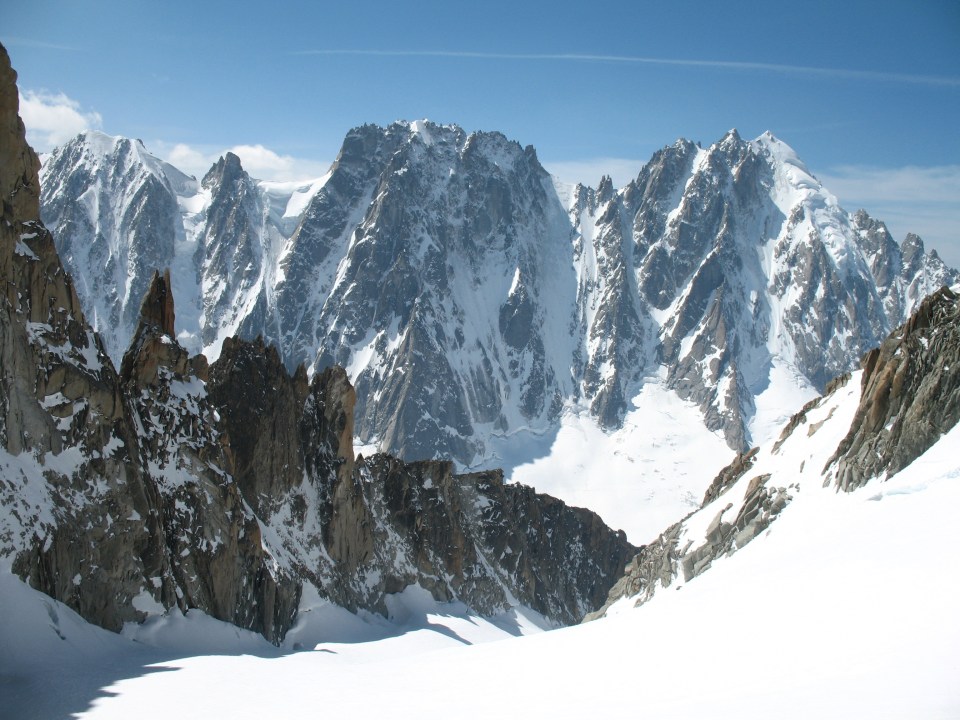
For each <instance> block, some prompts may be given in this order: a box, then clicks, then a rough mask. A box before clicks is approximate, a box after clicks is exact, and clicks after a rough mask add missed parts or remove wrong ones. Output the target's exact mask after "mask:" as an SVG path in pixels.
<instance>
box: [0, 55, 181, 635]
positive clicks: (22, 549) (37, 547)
mask: <svg viewBox="0 0 960 720" xmlns="http://www.w3.org/2000/svg"><path fill="white" fill-rule="evenodd" d="M15 83H16V73H15V72H14V71H13V70H12V69H11V67H10V61H9V57H8V56H7V54H6V51H5V50H4V49H3V48H2V47H0V197H2V212H3V214H2V217H0V283H2V292H0V368H2V377H0V448H2V451H0V458H2V464H3V466H4V467H3V472H2V473H0V505H2V506H3V509H4V512H3V513H2V514H0V556H4V557H9V558H10V559H11V560H12V566H13V569H14V571H15V572H16V573H18V574H19V575H20V576H21V577H24V578H26V579H28V580H29V582H30V583H31V584H32V585H33V586H34V587H36V588H38V589H40V590H42V591H43V592H46V593H47V594H49V595H51V596H52V597H55V598H57V599H59V600H62V601H63V602H65V603H66V604H68V605H69V606H70V607H72V608H74V609H75V610H77V611H78V612H79V613H81V614H82V615H83V616H84V617H86V618H88V619H89V620H91V621H92V622H95V623H97V624H99V625H102V626H104V627H108V628H111V629H114V630H119V629H120V626H121V624H122V623H123V622H125V621H133V620H137V619H140V618H142V617H143V614H142V612H140V610H139V609H138V608H137V607H136V605H137V602H136V601H135V599H136V598H138V597H143V591H144V588H145V587H150V588H152V585H151V583H150V581H149V578H155V577H156V578H159V577H162V576H164V575H165V574H166V572H167V567H168V562H167V556H166V553H165V550H164V542H163V538H164V535H163V529H162V526H161V523H160V518H159V516H158V514H157V512H156V509H157V507H158V495H157V491H156V487H155V486H154V485H153V483H152V482H151V480H150V478H149V477H148V476H147V474H146V473H145V472H144V470H143V467H142V465H140V463H139V452H138V449H137V448H138V444H137V439H136V432H135V427H134V425H133V423H132V422H131V420H130V417H129V415H128V414H127V412H126V408H125V405H124V401H123V397H122V393H121V390H120V383H119V378H118V377H117V375H116V372H115V370H114V369H113V366H112V364H111V363H110V360H109V359H108V358H107V356H106V354H105V353H104V350H103V346H102V344H101V342H100V339H99V337H98V336H97V335H96V334H95V333H93V332H92V331H91V329H90V327H89V325H88V324H87V323H86V320H85V319H84V316H83V313H82V311H81V310H80V303H79V301H78V299H77V295H76V292H75V290H74V287H73V283H72V281H71V279H70V276H69V275H67V273H66V272H64V270H63V267H62V265H61V264H60V259H59V257H58V255H57V252H56V249H55V248H54V243H53V239H52V237H51V236H50V233H49V232H47V230H46V228H45V227H44V226H43V224H42V223H40V222H39V181H38V177H37V168H38V167H39V163H38V161H37V157H36V155H35V154H34V153H33V151H32V150H31V149H30V148H29V146H28V145H27V144H26V141H25V137H24V128H23V123H22V122H21V121H20V118H19V117H18V115H17V112H18V104H17V103H18V100H17V97H18V96H17V88H16V84H15ZM147 597H151V596H150V595H149V594H148V595H147Z"/></svg>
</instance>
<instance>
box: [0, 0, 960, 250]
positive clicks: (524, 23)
mask: <svg viewBox="0 0 960 720" xmlns="http://www.w3.org/2000/svg"><path fill="white" fill-rule="evenodd" d="M0 2H2V3H3V5H4V9H3V12H2V15H3V22H2V24H0V40H2V42H3V43H4V44H5V45H6V46H7V49H8V51H9V53H10V55H11V58H12V60H13V63H14V67H15V68H16V69H17V71H18V73H19V75H20V87H21V92H22V93H23V96H24V103H23V111H24V112H23V114H24V117H25V120H27V124H28V130H29V131H30V138H31V141H32V142H34V143H35V144H36V145H38V146H40V147H41V149H48V148H47V147H45V146H49V145H50V144H51V143H54V142H59V141H62V139H63V138H65V137H69V135H70V134H72V133H73V132H75V131H76V130H78V129H82V127H84V126H87V127H96V128H99V129H102V130H103V131H104V132H107V133H110V134H121V135H126V136H130V137H138V138H141V139H143V140H144V142H145V143H146V144H147V147H148V148H150V149H151V150H153V151H154V152H155V153H157V154H159V155H161V156H166V157H168V158H170V159H171V160H172V161H174V162H175V164H179V165H181V166H184V169H187V170H189V171H191V172H195V173H202V172H203V170H204V169H205V167H204V166H205V165H208V163H209V162H210V161H211V159H215V158H216V157H217V156H218V155H219V154H220V153H221V152H223V151H224V150H225V149H227V148H235V149H236V148H239V149H241V150H242V151H243V152H241V153H239V154H240V155H241V157H242V158H243V159H244V162H245V165H246V166H247V168H248V170H250V171H251V173H252V174H254V175H255V176H260V177H275V178H279V177H282V176H290V177H292V176H306V175H315V174H320V173H322V172H323V171H324V170H325V169H326V166H327V165H328V164H329V162H330V161H331V160H332V159H333V158H334V157H335V156H336V153H337V151H338V149H339V146H340V142H341V141H342V139H343V136H344V134H345V133H346V132H347V131H348V130H349V129H350V128H351V127H353V126H356V125H359V124H362V123H365V122H373V123H378V124H387V123H389V122H392V121H393V120H397V119H411V120H412V119H417V118H423V117H427V118H430V119H431V120H435V121H437V122H443V123H457V124H459V125H462V126H463V127H464V128H466V129H467V130H500V131H502V132H504V133H505V134H506V135H507V136H508V137H510V138H512V139H515V140H517V141H518V142H520V143H521V144H523V145H527V144H532V145H533V146H534V147H536V148H537V152H538V154H539V157H540V159H541V161H542V162H543V163H544V165H546V166H547V168H548V169H550V170H551V171H552V172H555V173H557V174H559V175H560V176H561V177H563V178H564V179H568V180H580V181H583V182H586V183H588V184H593V185H595V184H596V182H597V180H598V179H599V176H600V174H601V173H602V172H609V173H610V174H612V175H613V176H614V179H615V180H616V181H617V182H618V184H622V183H623V182H625V181H626V180H627V179H629V178H630V177H632V176H634V175H635V174H636V172H637V171H638V170H639V169H640V167H641V165H642V164H643V163H644V162H645V161H646V160H647V159H649V157H650V155H651V154H652V153H653V152H654V151H655V150H656V149H658V148H660V147H662V146H664V145H667V144H670V143H672V142H673V141H674V140H675V139H676V138H678V137H687V138H690V139H692V140H698V141H701V142H703V143H705V144H709V143H711V142H714V141H716V140H718V139H719V138H720V137H721V136H722V135H723V134H724V133H725V132H726V131H727V130H728V129H729V128H731V127H736V128H737V129H738V130H739V131H740V133H741V134H742V135H743V136H745V137H755V136H757V135H759V134H760V133H761V132H763V131H764V130H770V131H772V132H773V133H774V134H775V135H777V136H778V137H780V138H782V139H783V140H785V141H786V142H787V143H789V144H790V145H792V146H793V147H794V149H795V150H796V151H797V152H798V154H799V155H800V157H801V158H803V159H804V161H805V162H806V163H807V165H808V166H809V167H810V168H811V170H812V171H813V172H814V173H815V174H816V175H817V176H818V177H820V178H821V180H823V181H824V184H826V185H827V187H828V188H830V189H831V190H832V191H833V192H834V193H835V194H836V195H837V196H838V197H839V198H840V201H841V204H843V205H844V206H845V207H848V208H851V209H852V208H855V207H860V206H862V207H865V208H866V209H867V210H868V211H870V212H871V213H872V214H874V215H875V216H877V217H879V218H880V219H882V220H885V221H886V222H887V223H888V225H889V226H890V227H891V229H892V231H893V232H894V236H895V237H896V238H897V239H898V240H901V239H902V237H903V235H904V234H905V233H906V232H907V231H911V230H912V231H916V232H919V233H920V234H921V235H922V236H923V237H924V239H925V240H926V242H927V244H928V246H933V247H936V248H938V249H939V250H940V251H941V254H942V255H943V256H944V257H945V258H946V259H947V260H948V261H950V262H951V263H952V264H954V265H960V137H958V132H957V128H958V120H957V119H958V118H960V3H958V2H956V1H955V0H949V1H945V2H936V1H932V0H931V1H929V2H921V1H916V0H914V1H913V2H889V1H886V2H885V1H884V0H872V2H859V1H852V0H851V1H845V2H839V1H831V2H799V1H794V2H789V3H776V2H770V1H768V2H725V3H719V2H683V1H682V0H675V1H673V2H669V3H665V2H640V1H637V0H635V1H633V2H594V3H586V2H578V3H572V2H564V1H554V2H549V3H548V2H521V0H514V1H513V2H500V1H499V0H494V1H491V2H483V3H477V2H471V3H465V2H456V1H454V0H448V1H447V2H432V1H426V2H417V3H401V2H396V1H394V2H378V1H373V0H368V1H367V2H364V3H344V2H339V3H333V2H321V1H316V2H279V1H276V2H273V3H270V2H261V3H256V4H254V3H246V2H230V3H227V2H193V3H186V2H180V1H179V0H173V1H168V2H165V3H156V2H137V1H135V0H134V1H132V2H131V1H125V2H108V1H104V2H100V1H96V0H89V1H80V0H71V1H69V2H50V1H47V0H32V1H31V2H26V0H0Z"/></svg>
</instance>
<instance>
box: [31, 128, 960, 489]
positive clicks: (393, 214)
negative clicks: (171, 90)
mask: <svg viewBox="0 0 960 720" xmlns="http://www.w3.org/2000/svg"><path fill="white" fill-rule="evenodd" d="M41 179H42V188H43V190H42V195H41V214H42V217H43V219H44V222H45V223H46V225H47V226H48V227H49V228H50V229H51V231H52V234H53V236H54V238H55V239H56V242H57V248H58V251H59V252H60V255H61V257H62V258H63V262H64V266H65V268H66V269H67V270H68V271H69V272H70V273H71V274H72V275H73V277H74V278H75V279H76V282H77V284H78V295H79V297H80V298H81V302H82V303H83V306H84V310H85V312H86V315H87V316H88V317H89V318H91V324H92V325H93V327H94V328H95V329H96V330H97V331H98V332H100V333H101V336H102V337H103V339H104V343H105V346H106V349H107V352H108V354H110V355H111V357H113V358H114V360H115V361H117V360H119V358H120V355H121V354H122V352H123V351H124V350H125V349H126V347H127V346H128V344H129V341H130V339H131V338H132V336H133V332H134V330H135V327H136V322H137V315H138V308H139V302H140V298H141V297H142V296H143V294H144V292H145V290H146V288H147V286H148V283H149V279H150V277H151V275H152V273H153V271H154V270H155V269H162V268H170V269H171V270H172V273H171V276H172V279H173V292H174V295H175V297H176V305H177V308H178V318H179V321H178V330H179V335H178V339H179V342H181V343H182V344H183V345H184V347H186V348H188V349H189V350H190V351H191V352H195V353H196V352H203V353H204V354H205V355H206V356H207V357H208V358H209V359H210V360H215V359H216V358H217V357H218V356H219V355H220V353H221V349H222V346H223V343H224V340H225V339H226V338H228V337H231V336H233V335H239V336H240V337H243V338H247V339H251V340H252V339H255V338H257V337H261V338H263V340H264V342H266V343H268V344H272V345H274V346H275V347H276V348H277V351H278V352H279V354H280V357H281V360H282V362H283V364H284V365H285V366H286V367H287V369H288V370H289V371H290V372H293V371H294V370H295V369H296V368H297V367H298V366H299V365H301V364H303V365H304V366H305V368H306V370H307V374H308V376H312V375H313V374H314V373H318V372H320V371H322V370H323V369H325V368H327V367H330V366H331V365H334V364H337V365H340V366H342V367H344V368H346V370H347V375H348V377H349V379H350V381H351V383H352V384H353V385H354V386H355V387H356V389H357V406H356V429H357V435H358V439H359V440H360V441H361V442H363V443H366V444H373V445H375V446H377V447H378V448H379V449H382V450H383V451H385V452H390V453H392V454H395V455H397V456H399V457H402V458H404V459H408V460H419V459H427V458H452V459H453V460H454V461H456V462H457V463H458V466H459V467H461V468H471V467H493V466H496V465H498V464H501V465H502V464H503V457H504V456H505V455H508V454H510V452H511V451H515V450H516V448H520V447H523V446H524V445H525V444H526V443H529V441H530V439H531V438H532V437H538V436H544V435H549V434H550V433H556V431H557V428H558V427H559V425H560V422H561V418H562V416H563V415H564V413H569V412H579V413H583V414H586V415H587V416H588V417H589V418H592V421H593V422H594V423H595V424H596V425H597V426H599V427H600V428H602V429H604V430H605V431H607V432H609V431H613V430H616V429H618V428H620V427H621V426H622V423H623V421H624V418H625V416H626V415H627V414H628V413H629V411H630V410H631V409H632V408H634V407H635V406H636V403H635V399H636V398H637V396H638V394H639V393H640V392H641V391H642V389H643V388H644V386H645V385H650V384H656V385H658V386H662V387H663V388H665V389H668V390H669V391H670V392H672V393H675V394H676V395H678V396H679V397H680V398H681V399H683V400H686V401H688V402H691V403H693V404H695V405H696V406H697V407H698V408H699V411H700V413H701V415H702V417H703V424H704V426H705V427H706V428H707V430H708V431H711V432H715V433H720V434H722V437H723V438H724V440H725V442H726V443H727V445H728V446H729V447H730V448H731V450H732V451H744V450H746V449H748V448H749V447H751V446H753V445H754V444H757V443H759V442H761V441H763V440H765V439H767V437H769V435H770V434H771V433H772V432H774V431H775V428H776V427H777V425H778V423H780V422H782V421H784V420H786V419H787V418H788V417H789V414H790V412H792V410H793V408H792V407H783V406H782V395H783V392H784V391H783V388H784V387H789V388H790V389H791V392H792V393H793V394H794V395H795V396H797V397H799V398H802V399H803V400H807V399H810V398H811V397H813V396H815V395H816V394H817V393H819V392H822V390H823V389H824V387H825V385H826V383H827V382H828V381H829V380H830V379H831V378H833V377H834V376H836V375H838V374H840V373H844V372H847V371H849V370H851V369H853V368H854V367H856V365H857V364H858V362H859V360H860V358H861V357H862V356H863V355H864V354H865V353H866V352H867V351H868V350H869V349H870V348H872V347H874V346H876V345H877V344H879V342H880V341H881V340H882V339H883V338H884V337H886V336H887V334H888V333H889V332H890V331H891V330H892V329H893V328H895V327H896V326H897V325H899V324H900V323H902V322H903V321H904V320H905V319H906V318H907V317H908V316H909V315H910V313H911V312H912V311H913V310H914V309H915V308H916V306H917V304H918V303H919V302H920V300H921V299H922V298H923V297H924V296H926V295H927V294H929V293H930V292H932V291H933V290H935V289H936V288H938V287H940V286H941V285H944V284H946V285H950V284H952V283H954V282H956V281H957V279H958V277H960V275H958V273H957V272H956V270H953V269H951V268H948V267H946V266H945V265H944V263H943V262H942V261H941V260H940V258H939V257H938V256H937V255H936V253H935V252H927V251H926V249H925V248H924V246H923V243H922V241H921V240H920V238H918V237H917V236H915V235H908V236H907V237H906V238H905V239H904V241H903V242H902V243H901V244H898V243H897V242H896V241H894V239H893V238H892V237H891V236H890V234H889V232H888V231H887V230H886V228H885V226H884V225H883V223H882V222H880V221H877V220H875V219H873V218H871V217H870V216H869V215H867V214H866V213H865V212H863V211H859V212H856V213H853V214H850V213H848V212H846V211H845V210H844V209H842V208H841V206H840V205H839V203H838V201H837V199H836V198H835V197H834V196H833V195H831V194H830V193H829V191H828V190H827V189H825V188H824V187H823V186H822V185H821V183H820V182H819V181H818V180H817V179H816V178H815V177H814V176H813V174H812V173H811V172H810V171H809V170H808V169H807V168H806V166H805V165H804V164H803V163H802V162H801V161H800V159H799V158H798V157H797V156H796V154H795V153H794V152H793V151H792V150H791V149H790V147H788V146H787V145H786V144H785V143H783V142H782V141H780V140H778V139H777V138H775V137H773V136H772V135H771V134H769V133H765V134H764V135H762V136H760V137H759V138H757V139H755V140H744V139H742V138H741V137H740V136H739V135H738V134H737V132H736V131H733V130H732V131H730V132H729V133H727V134H726V135H725V136H724V137H723V138H721V139H720V140H719V141H718V142H716V143H714V144H713V145H711V146H710V147H708V148H703V147H700V146H699V145H698V144H695V143H693V142H690V141H687V140H679V141H677V142H676V143H675V144H674V145H671V146H669V147H665V148H663V149H662V150H660V151H658V152H657V153H656V154H655V155H654V156H653V157H652V158H651V160H650V161H649V162H648V163H647V164H646V165H645V166H644V167H643V168H642V170H641V171H640V173H639V175H638V177H637V178H636V179H635V180H633V181H632V182H630V183H628V184H627V185H626V186H625V187H623V188H621V189H615V188H614V187H613V186H612V183H611V182H610V180H609V178H603V179H602V180H601V181H600V183H599V185H598V187H597V188H596V189H593V188H588V187H583V186H576V187H570V186H564V185H562V184H560V183H558V182H556V181H555V180H554V179H553V178H551V176H550V175H549V174H548V173H547V172H546V171H545V170H544V168H543V167H542V166H541V165H540V163H539V161H538V159H537V155H536V152H535V151H534V149H533V148H532V147H529V146H528V147H526V148H524V147H521V146H520V145H519V144H518V143H516V142H513V141H511V140H508V139H507V138H505V137H504V136H503V135H501V134H499V133H496V132H473V133H468V132H466V131H464V130H463V129H461V128H459V127H456V126H449V125H437V124H434V123H431V122H428V121H417V122H412V123H395V124H393V125H390V126H389V127H386V128H383V127H378V126H373V125H366V126H363V127H358V128H356V129H354V130H351V131H350V132H349V133H348V134H347V136H346V138H345V139H344V142H343V146H342V148H341V150H340V153H339V155H338V157H337V160H336V162H334V164H333V165H332V167H331V168H330V170H329V172H328V173H327V175H325V176H324V177H323V178H320V179H318V180H316V181H314V182H307V183H301V184H296V183H292V184H282V183H271V182H259V181H256V180H254V179H253V178H251V177H250V176H249V175H248V174H247V173H246V172H245V171H244V170H243V168H242V166H241V164H240V160H239V158H238V157H237V156H235V155H233V154H231V153H227V154H226V155H224V156H223V157H222V158H220V160H218V161H217V162H216V163H215V164H214V166H213V167H211V169H210V171H209V172H208V173H207V174H206V175H205V176H204V177H203V178H202V180H200V181H197V180H196V179H194V178H192V177H188V176H186V175H185V174H183V173H181V172H180V171H178V170H176V169H175V168H173V167H172V166H171V165H169V164H168V163H165V162H163V161H161V160H159V159H158V158H156V157H155V156H153V155H151V154H150V153H149V152H148V151H147V150H146V148H145V147H144V146H143V144H142V143H140V142H139V141H136V140H128V139H124V138H115V137H109V136H105V135H102V134H100V133H95V132H89V133H86V134H83V135H80V136H78V137H77V138H75V139H74V140H72V141H71V142H69V143H68V144H66V145H64V146H62V147H60V148H57V149H56V150H54V151H53V152H52V153H51V154H50V155H49V156H47V157H45V158H44V162H43V169H42V174H41ZM701 489H702V488H701Z"/></svg>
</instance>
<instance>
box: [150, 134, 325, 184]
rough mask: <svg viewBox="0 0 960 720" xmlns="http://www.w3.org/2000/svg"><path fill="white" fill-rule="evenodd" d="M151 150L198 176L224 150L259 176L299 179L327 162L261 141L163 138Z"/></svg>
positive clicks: (315, 175)
mask: <svg viewBox="0 0 960 720" xmlns="http://www.w3.org/2000/svg"><path fill="white" fill-rule="evenodd" d="M151 148H152V151H153V152H155V153H156V154H157V155H158V156H159V157H161V158H163V159H164V160H166V161H167V162H168V163H170V164H171V165H173V166H174V167H176V168H178V169H179V170H182V171H183V172H185V173H188V174H190V175H194V176H196V177H198V178H200V177H203V176H204V175H205V174H206V173H207V171H208V170H209V169H210V167H211V166H212V165H213V164H214V163H215V162H216V161H217V160H218V159H219V158H220V157H222V156H223V155H225V154H226V153H227V152H232V153H233V154H234V155H236V156H237V157H239V158H240V163H241V164H242V165H243V169H244V170H246V171H247V172H248V173H250V176H251V177H254V178H257V179H258V180H277V181H301V180H312V179H313V178H318V177H320V176H322V175H323V174H324V173H326V171H327V170H328V169H329V167H330V163H325V162H318V161H316V160H309V159H306V158H298V157H294V156H292V155H280V154H279V153H277V152H274V151H273V150H271V149H270V148H267V147H264V146H263V145H260V144H257V145H234V146H233V147H229V148H222V149H221V148H216V147H214V146H201V147H197V146H192V145H187V144H184V143H176V144H173V145H171V144H170V143H165V142H162V141H158V142H153V143H151Z"/></svg>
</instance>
